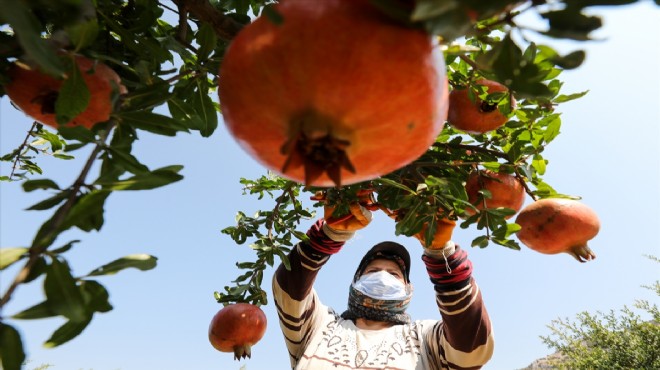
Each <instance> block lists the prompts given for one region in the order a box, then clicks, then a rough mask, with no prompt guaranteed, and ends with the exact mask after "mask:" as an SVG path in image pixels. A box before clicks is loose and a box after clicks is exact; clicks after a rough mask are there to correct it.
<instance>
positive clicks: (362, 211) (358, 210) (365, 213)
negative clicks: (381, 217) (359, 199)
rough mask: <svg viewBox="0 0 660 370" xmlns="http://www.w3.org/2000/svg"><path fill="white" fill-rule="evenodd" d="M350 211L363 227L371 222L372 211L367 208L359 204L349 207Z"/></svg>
mask: <svg viewBox="0 0 660 370" xmlns="http://www.w3.org/2000/svg"><path fill="white" fill-rule="evenodd" d="M349 210H350V211H351V215H353V217H355V219H356V220H357V221H358V222H359V223H360V224H362V225H364V226H366V225H368V224H369V222H371V217H372V214H371V211H370V210H368V209H366V208H365V207H363V206H361V205H360V204H358V203H353V204H351V205H350V206H349Z"/></svg>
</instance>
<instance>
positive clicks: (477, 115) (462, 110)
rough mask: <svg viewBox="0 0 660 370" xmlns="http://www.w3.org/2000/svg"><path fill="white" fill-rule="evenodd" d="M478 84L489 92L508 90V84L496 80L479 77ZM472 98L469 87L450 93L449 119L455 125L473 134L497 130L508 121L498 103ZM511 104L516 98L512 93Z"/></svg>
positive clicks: (513, 103)
mask: <svg viewBox="0 0 660 370" xmlns="http://www.w3.org/2000/svg"><path fill="white" fill-rule="evenodd" d="M475 84H477V85H481V86H485V87H486V89H487V92H488V93H489V94H492V93H496V92H506V91H507V88H506V86H504V85H502V84H500V83H499V82H496V81H491V80H487V79H483V78H482V79H479V80H477V81H476V82H475ZM475 98H476V99H475V100H474V101H473V100H471V99H470V95H469V90H468V89H467V88H463V89H460V88H457V89H454V90H452V91H451V93H449V112H448V117H447V120H448V121H449V124H451V125H452V126H453V127H455V128H457V129H459V130H462V131H465V132H468V133H473V134H483V133H485V132H488V131H492V130H495V129H497V128H499V127H501V126H502V125H504V124H505V123H506V121H507V120H508V118H507V116H506V115H504V114H502V112H500V110H499V109H498V107H497V105H496V104H491V103H489V102H487V101H483V100H481V99H480V98H479V97H475ZM510 99H511V104H512V105H515V99H514V97H513V95H511V98H510Z"/></svg>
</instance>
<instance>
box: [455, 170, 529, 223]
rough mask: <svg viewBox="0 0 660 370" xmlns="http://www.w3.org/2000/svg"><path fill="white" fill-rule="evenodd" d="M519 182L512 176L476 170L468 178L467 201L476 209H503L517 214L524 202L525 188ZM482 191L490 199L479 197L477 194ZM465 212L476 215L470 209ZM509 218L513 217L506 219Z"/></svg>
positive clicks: (466, 184)
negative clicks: (487, 194) (486, 193)
mask: <svg viewBox="0 0 660 370" xmlns="http://www.w3.org/2000/svg"><path fill="white" fill-rule="evenodd" d="M520 181H521V180H520V179H518V178H517V177H516V176H515V175H513V174H508V173H504V172H494V171H490V170H484V171H482V170H477V171H473V172H471V173H470V175H469V176H468V179H467V182H466V183H465V191H466V192H467V194H468V201H469V202H470V203H471V204H472V205H474V206H475V207H477V209H480V210H482V209H484V208H499V207H503V208H510V209H513V210H514V211H516V212H518V211H520V209H521V208H522V206H523V203H524V202H525V188H524V187H523V184H522V183H521V182H520ZM482 190H488V191H489V192H490V198H486V197H483V196H481V194H480V193H479V192H480V191H482ZM465 212H466V213H467V214H468V215H473V214H475V213H476V212H475V210H474V209H472V208H466V209H465ZM511 217H513V215H511V216H507V217H506V218H507V219H509V218H511Z"/></svg>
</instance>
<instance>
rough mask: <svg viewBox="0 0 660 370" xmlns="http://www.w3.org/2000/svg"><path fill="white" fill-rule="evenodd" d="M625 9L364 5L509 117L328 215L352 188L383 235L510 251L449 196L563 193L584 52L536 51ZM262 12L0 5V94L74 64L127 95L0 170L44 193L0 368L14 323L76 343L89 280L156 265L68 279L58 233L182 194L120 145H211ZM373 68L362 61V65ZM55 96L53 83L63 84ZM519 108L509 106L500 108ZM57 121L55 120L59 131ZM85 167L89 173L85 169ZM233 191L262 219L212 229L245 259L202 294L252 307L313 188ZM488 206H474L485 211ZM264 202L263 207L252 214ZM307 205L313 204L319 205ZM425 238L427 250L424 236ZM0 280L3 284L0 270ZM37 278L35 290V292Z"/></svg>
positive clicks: (105, 306) (208, 0) (463, 200)
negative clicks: (67, 173) (417, 33)
mask: <svg viewBox="0 0 660 370" xmlns="http://www.w3.org/2000/svg"><path fill="white" fill-rule="evenodd" d="M633 2H635V1H634V0H632V1H631V0H602V1H597V0H591V1H568V0H566V1H560V0H557V1H514V0H492V1H479V0H469V1H458V0H443V1H438V0H418V1H416V2H415V6H414V7H412V8H411V7H409V6H407V5H409V4H410V2H408V1H405V0H372V3H374V4H375V5H376V6H377V7H378V9H380V10H381V11H383V12H385V13H386V14H388V15H389V16H391V17H392V18H393V19H395V20H397V21H399V22H402V23H403V24H405V25H407V26H410V27H419V28H422V29H424V30H426V31H427V32H428V33H429V34H430V35H434V36H438V40H439V42H440V44H441V46H442V47H443V50H444V52H445V58H446V65H447V73H448V77H449V82H450V84H451V85H452V86H465V85H470V82H472V81H475V80H477V79H478V78H481V77H486V78H489V79H493V80H496V81H499V82H501V83H503V84H505V85H506V86H507V87H508V88H509V89H510V91H511V94H512V95H509V94H492V96H489V95H488V94H486V93H485V92H484V91H480V90H478V89H474V91H472V94H473V95H474V96H477V95H479V96H480V97H482V98H484V99H486V100H488V101H490V102H491V103H493V104H497V105H498V106H499V107H500V108H501V109H502V110H503V111H504V112H506V113H507V114H509V116H510V120H509V122H508V123H507V124H506V125H505V126H504V127H502V128H501V129H498V130H496V131H492V132H489V133H486V134H481V135H470V134H467V133H465V132H460V131H458V130H455V129H453V128H451V127H450V126H446V127H445V129H444V131H443V132H442V133H441V134H440V135H439V136H438V138H437V140H436V142H435V143H434V145H433V146H432V147H431V148H429V150H428V151H427V153H426V154H424V155H423V156H422V157H420V158H419V159H418V160H416V161H414V162H413V163H410V164H409V165H407V166H405V167H403V168H401V169H399V170H397V171H394V172H392V173H390V174H387V175H384V176H382V177H379V178H377V179H373V180H372V181H368V182H365V183H360V184H355V185H351V186H344V187H341V188H336V189H335V188H333V189H322V190H324V191H327V199H328V201H329V202H332V203H334V204H336V205H337V209H338V210H339V212H341V211H342V209H343V210H344V211H345V208H346V204H347V203H348V202H350V201H352V200H355V199H356V197H357V192H358V191H359V190H360V189H366V188H368V189H372V190H373V191H374V193H375V194H377V202H378V203H379V204H380V205H382V206H383V207H385V208H388V209H391V210H406V211H407V215H408V216H407V217H402V219H401V220H399V221H398V222H397V225H396V232H397V233H398V234H402V235H413V234H415V233H417V232H419V231H420V230H421V228H422V226H423V224H424V223H428V224H429V225H432V226H431V227H429V228H428V232H429V233H433V232H434V227H433V226H434V225H435V222H434V221H435V220H436V219H437V218H438V217H451V218H455V219H457V218H461V219H462V222H461V227H463V228H467V227H471V226H474V227H476V228H477V229H478V230H481V231H483V236H480V237H478V238H476V239H475V240H474V242H473V245H474V246H478V247H486V246H488V245H489V244H491V243H494V244H498V245H502V246H505V247H508V248H513V249H518V248H519V247H518V245H517V243H516V242H515V241H514V240H513V239H511V235H512V234H513V233H514V232H515V231H516V225H515V224H513V223H510V222H507V221H506V216H508V215H510V214H511V212H510V210H507V209H489V208H486V209H484V210H483V211H481V212H477V213H476V214H474V215H473V216H469V217H468V216H466V214H465V209H466V208H467V207H473V206H472V205H470V204H469V203H468V202H467V196H466V193H465V189H464V187H463V183H464V181H465V179H466V177H467V175H468V173H469V172H470V171H471V170H473V168H478V169H499V170H502V171H507V172H509V173H514V174H515V175H516V176H517V177H518V178H519V179H520V180H521V181H523V182H524V184H525V186H526V190H527V193H528V194H529V196H530V197H533V198H534V199H537V198H543V197H548V196H568V195H562V194H561V193H560V192H558V191H557V190H555V189H553V188H552V186H550V185H549V184H547V183H546V182H544V181H543V175H544V173H545V171H546V166H547V165H548V163H549V161H548V159H547V158H545V156H544V149H545V148H546V146H547V145H549V144H550V143H551V142H552V141H553V140H554V139H555V138H556V137H557V135H558V134H559V133H560V129H561V125H562V122H561V115H560V113H559V112H558V110H557V109H558V106H559V105H560V104H563V103H565V102H568V101H571V100H574V99H577V98H580V97H581V96H583V95H584V94H585V93H586V92H564V91H562V82H561V80H560V79H559V76H560V74H561V72H562V71H563V70H566V69H572V68H577V67H579V66H580V64H581V62H582V60H583V59H584V52H582V51H581V50H576V51H573V52H569V53H567V54H561V53H559V52H557V51H556V50H555V49H554V48H553V47H552V46H551V45H548V44H544V43H542V42H546V41H549V42H550V44H551V42H552V41H553V39H570V40H578V41H586V40H589V39H590V34H591V32H592V31H594V30H596V29H598V28H599V27H601V23H602V22H601V20H600V18H599V17H598V16H594V15H588V14H587V11H586V10H587V9H588V8H589V7H592V6H600V5H608V6H618V5H625V4H629V3H633ZM273 3H274V2H273V1H270V0H250V1H247V0H246V1H242V0H171V1H165V0H162V1H158V0H95V1H92V0H66V1H49V0H26V1H12V0H0V9H2V12H0V97H2V96H3V95H4V94H5V91H4V88H3V87H2V86H5V85H6V84H7V83H8V82H9V79H10V77H9V69H10V68H11V66H12V65H13V64H14V63H16V62H19V63H24V64H29V65H32V66H34V67H35V68H39V69H41V70H43V71H45V72H46V73H48V74H50V75H51V76H53V77H58V78H60V77H62V76H77V73H79V71H78V70H77V68H76V67H75V64H73V63H70V61H71V60H72V58H73V56H74V55H84V56H86V57H88V58H91V59H93V60H96V61H99V62H103V63H105V64H106V65H108V66H110V67H111V68H112V69H113V70H115V71H116V72H117V73H118V74H119V76H120V77H121V80H122V84H123V85H124V86H125V87H126V88H127V90H128V92H127V93H126V94H124V95H122V96H120V97H118V98H117V99H116V101H114V106H113V108H114V109H113V113H112V115H111V117H110V119H109V120H108V121H107V122H99V123H98V124H96V125H95V126H94V127H93V128H92V129H86V128H84V127H75V128H71V127H65V126H64V125H60V126H59V127H58V129H57V130H50V129H48V128H45V127H44V126H43V125H42V124H40V123H39V122H34V124H33V125H32V126H31V127H26V135H25V140H24V141H23V142H21V143H16V149H14V150H12V151H10V152H9V153H6V154H2V156H1V157H0V159H1V160H2V161H5V162H8V163H10V164H11V172H10V173H8V174H0V181H4V182H6V183H13V182H20V184H21V185H22V187H23V190H24V191H25V192H33V191H47V192H48V194H49V195H46V196H45V198H44V199H43V200H42V201H39V202H38V203H36V204H34V205H32V206H31V207H30V208H29V210H32V211H42V212H52V215H51V216H50V218H49V219H48V220H47V221H46V222H45V223H44V224H43V225H42V226H41V227H40V228H39V229H38V230H36V231H35V235H34V237H33V238H32V241H31V242H26V245H25V246H21V247H13V248H3V249H2V250H0V252H1V253H2V254H1V255H0V257H1V258H0V270H2V271H6V269H7V268H8V267H9V266H10V265H14V266H20V267H19V268H18V271H19V272H18V274H17V275H16V276H15V277H14V278H13V279H11V278H8V277H5V276H3V279H6V281H10V283H9V284H8V288H7V291H5V292H3V293H2V296H1V297H0V310H1V309H2V308H3V307H4V306H5V304H6V303H7V302H9V301H10V300H11V298H12V296H13V295H14V294H15V293H16V292H17V290H18V288H19V287H20V286H21V285H22V284H28V283H32V282H36V281H42V282H43V285H44V292H45V294H44V300H43V302H42V303H40V304H38V305H36V306H33V307H29V308H26V309H25V310H23V311H21V312H18V313H14V314H11V315H10V314H7V313H5V312H4V311H2V312H1V313H0V344H2V345H1V346H0V356H1V357H2V364H3V367H4V368H5V369H7V370H14V369H18V368H20V367H21V366H22V363H23V361H24V359H25V350H24V348H23V345H22V341H21V337H20V333H19V331H18V330H17V329H16V328H15V324H14V322H13V320H20V319H38V318H45V317H54V316H59V317H62V318H63V319H64V323H63V325H62V326H61V327H60V328H59V329H57V330H56V331H55V332H54V333H53V334H52V336H51V337H50V338H49V339H47V340H46V344H47V345H48V346H57V345H60V344H63V343H65V342H67V341H68V340H71V339H72V338H74V337H76V336H77V335H78V334H80V333H81V332H82V331H83V330H84V329H85V328H86V327H87V326H88V324H89V323H90V322H91V320H92V318H93V316H94V314H95V313H100V312H107V311H109V310H111V309H112V306H111V304H110V303H109V295H110V294H109V292H108V291H107V290H106V289H105V288H104V287H103V285H102V284H101V283H100V282H99V281H98V279H97V278H98V277H99V276H103V275H110V274H114V273H116V272H118V271H120V270H122V269H124V268H128V267H133V268H138V269H140V270H148V269H151V268H153V267H154V266H155V264H156V257H154V256H149V255H142V254H136V255H131V256H126V257H122V258H118V259H117V260H115V261H112V262H109V263H107V264H104V265H103V266H100V267H99V268H97V269H95V270H93V271H91V272H90V273H88V274H86V275H83V276H73V275H72V273H71V268H70V266H69V263H68V261H67V258H66V254H67V253H69V252H70V250H71V249H73V248H74V247H75V246H77V245H78V244H81V243H79V241H78V240H73V241H66V242H62V241H60V240H59V239H60V238H61V236H62V234H63V233H64V232H65V231H67V230H70V229H79V230H81V231H84V232H90V231H100V230H101V229H102V227H103V224H104V221H105V213H104V205H105V202H106V200H107V199H108V198H109V197H110V195H112V194H114V193H115V192H122V191H144V190H151V189H155V188H158V187H162V186H166V185H168V184H171V183H174V182H176V181H181V180H182V179H183V176H182V175H180V171H181V166H179V165H169V166H165V167H162V168H157V169H152V168H149V167H148V166H146V165H145V164H143V163H142V162H141V160H140V158H138V157H136V155H135V154H134V152H133V148H134V146H135V145H136V141H137V140H139V138H140V137H142V136H145V135H162V136H169V137H176V136H177V135H178V134H180V133H193V134H198V135H200V136H202V137H210V136H212V135H213V134H214V132H215V130H216V128H217V127H218V125H219V124H220V120H219V115H220V113H221V107H220V105H219V104H218V102H217V99H216V98H215V90H216V86H217V71H218V70H219V67H220V65H221V63H222V57H223V54H224V51H225V49H226V47H227V45H229V43H230V42H231V40H232V38H233V37H234V36H235V35H236V34H237V33H238V32H240V30H241V28H242V27H243V26H244V25H246V24H248V23H249V22H251V20H252V19H253V18H254V17H256V16H262V15H263V16H266V17H269V18H270V19H271V20H273V21H274V22H281V21H286V20H282V19H281V18H280V17H279V16H278V13H277V11H276V8H275V7H273ZM528 13H536V14H538V15H539V16H540V19H541V20H542V21H541V23H542V27H541V28H539V27H535V28H529V27H527V26H525V25H524V24H523V23H519V21H518V20H519V19H520V18H521V17H523V16H524V15H525V14H528ZM376 62H377V61H376ZM76 80H77V79H73V78H71V79H67V80H65V83H64V86H63V87H62V91H64V92H67V91H68V92H69V93H63V94H60V96H59V97H58V98H57V101H56V102H55V105H54V109H55V111H56V114H57V116H58V117H71V116H73V115H75V114H77V113H78V112H80V111H81V110H82V109H84V105H85V104H86V103H85V102H86V99H81V97H82V98H84V97H86V96H88V95H89V91H86V89H87V88H86V87H85V86H84V85H83V84H80V83H79V82H80V81H79V79H78V83H76V82H75V81H76ZM67 84H68V85H67ZM512 96H514V97H515V99H516V100H517V102H518V104H517V106H516V107H515V109H512V108H513V107H512V104H511V101H512V99H511V97H512ZM62 120H63V119H60V122H61V121H62ZM81 148H87V149H88V152H87V153H89V154H86V155H87V158H86V160H85V165H84V167H83V169H82V170H81V171H80V173H79V174H78V175H77V176H75V178H72V179H71V182H70V183H69V184H58V183H56V182H55V181H53V180H51V179H49V178H47V177H44V174H43V171H42V170H41V168H40V167H39V165H38V159H39V156H40V155H43V154H48V155H52V156H54V157H56V158H59V159H62V160H67V159H71V158H73V156H75V155H78V153H81V152H82V151H79V150H80V149H81ZM93 168H98V171H96V170H93ZM241 182H242V183H243V184H244V186H245V193H246V194H251V195H258V196H259V197H260V199H262V198H263V199H264V204H265V205H264V207H263V208H264V210H262V211H259V212H257V214H255V215H253V216H248V215H246V214H245V213H243V212H239V213H238V216H237V218H236V221H237V223H236V225H234V226H229V227H226V228H225V229H223V232H224V233H225V234H227V235H229V236H230V237H231V238H232V239H233V240H234V241H235V242H236V243H238V244H245V243H247V244H248V245H249V246H250V247H251V248H252V249H253V250H254V251H255V257H256V260H254V261H247V262H240V263H238V264H237V267H238V269H239V270H243V271H244V272H242V273H241V274H240V275H239V276H238V278H237V279H236V280H235V281H234V282H233V283H234V284H233V285H232V286H227V287H225V291H224V292H223V293H219V292H216V299H217V300H218V301H219V302H220V303H229V302H234V301H249V302H254V303H258V304H266V303H267V294H266V292H265V291H264V290H263V289H262V288H261V284H262V277H263V271H264V270H265V269H266V268H268V267H269V266H273V265H274V263H275V261H276V259H277V260H281V261H282V262H284V264H285V265H286V264H287V260H286V253H287V252H288V250H289V248H290V247H291V246H292V245H293V244H294V243H295V239H298V240H300V239H304V238H305V235H304V233H303V232H301V231H299V230H297V229H296V227H297V225H298V224H299V222H300V220H301V219H303V218H309V217H312V216H313V214H314V213H313V212H314V211H313V210H310V209H306V208H304V207H303V202H302V201H301V200H302V199H305V198H306V197H310V196H311V195H313V194H314V193H315V192H316V191H317V190H321V189H315V188H308V187H305V186H303V185H302V184H298V183H295V182H292V181H289V180H287V179H284V178H280V177H278V176H274V175H268V176H263V177H261V178H259V179H255V180H249V179H241ZM487 198H488V195H487V194H484V201H487ZM266 202H269V203H266ZM319 205H320V204H318V203H317V204H315V206H319ZM427 239H428V240H430V238H427ZM3 273H4V272H3ZM39 278H42V279H39Z"/></svg>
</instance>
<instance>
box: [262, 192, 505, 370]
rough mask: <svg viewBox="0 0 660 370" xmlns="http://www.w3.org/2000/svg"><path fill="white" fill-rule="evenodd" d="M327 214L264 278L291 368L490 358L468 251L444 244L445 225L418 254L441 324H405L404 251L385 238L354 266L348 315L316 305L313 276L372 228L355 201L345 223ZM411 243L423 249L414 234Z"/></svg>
mask: <svg viewBox="0 0 660 370" xmlns="http://www.w3.org/2000/svg"><path fill="white" fill-rule="evenodd" d="M332 208H333V207H330V206H326V207H325V212H324V217H323V218H320V219H319V220H317V221H316V223H315V224H314V225H313V226H312V227H311V228H310V229H309V231H308V232H307V235H308V237H309V239H308V240H307V241H303V242H300V243H298V244H297V245H296V246H295V247H294V248H293V249H292V251H291V252H290V254H289V262H290V269H289V270H287V268H286V267H285V266H284V265H283V264H280V266H279V267H278V268H277V270H276V272H275V274H274V277H273V298H274V301H275V306H276V308H277V313H278V317H279V321H280V327H281V329H282V332H283V334H284V340H285V343H286V346H287V349H288V350H289V355H290V359H291V367H292V369H314V370H323V369H333V370H336V369H419V370H421V369H458V368H460V369H467V368H469V369H479V368H481V367H482V366H483V365H484V364H486V363H487V362H488V361H489V360H490V358H491V356H492V354H493V348H494V342H493V332H492V328H491V323H490V319H489V316H488V313H487V311H486V308H485V306H484V302H483V300H482V296H481V293H480V290H479V287H478V286H477V283H476V282H475V280H474V278H473V277H472V263H471V262H470V260H469V259H468V256H467V252H466V251H465V250H463V249H461V248H460V247H459V246H458V245H456V244H454V242H453V241H452V240H451V237H452V233H453V229H454V226H455V222H454V221H450V220H447V219H443V220H441V221H439V222H438V224H437V229H436V232H435V235H434V239H433V240H432V242H431V243H429V246H428V247H425V249H424V253H423V255H422V261H423V262H424V265H425V267H426V270H427V272H428V275H429V278H430V280H431V283H432V284H433V285H434V288H435V292H436V293H435V298H436V303H437V305H438V311H439V312H440V316H441V318H442V319H430V320H414V321H413V320H412V319H411V318H410V316H409V315H408V314H407V313H406V309H407V307H408V304H409V302H410V299H411V298H412V294H413V286H412V284H411V282H410V268H411V261H410V254H409V253H408V251H407V250H406V248H405V247H404V246H402V245H401V244H398V243H396V242H392V241H384V242H381V243H378V244H376V245H374V246H373V247H372V248H371V249H369V251H367V253H366V254H365V255H364V257H363V258H362V260H361V261H360V263H359V264H358V267H357V270H356V271H355V275H354V277H353V280H352V283H351V285H350V287H349V295H348V309H347V310H345V311H344V312H343V313H342V314H337V313H336V312H335V310H333V309H332V308H330V307H327V306H325V305H324V304H323V303H322V302H321V300H320V298H319V296H318V294H317V292H316V290H315V289H314V281H315V279H316V276H317V274H318V273H319V271H320V269H321V267H323V265H324V264H325V263H327V262H328V260H329V258H330V257H331V256H332V255H333V254H336V253H338V252H339V251H340V250H341V249H342V247H343V246H344V243H345V242H346V241H348V240H349V239H351V238H352V237H353V235H354V234H355V232H356V231H358V230H360V229H363V228H364V227H366V226H368V225H369V223H370V222H371V211H370V210H369V209H367V208H365V207H364V206H362V205H361V204H360V203H358V202H356V203H354V204H351V205H350V207H349V208H350V215H349V216H348V217H346V216H345V217H341V218H333V217H332V216H331V215H332V210H333V209H332ZM415 237H416V238H417V239H418V240H419V241H420V242H421V244H422V246H426V244H427V243H426V242H425V240H424V237H423V234H421V233H420V234H418V235H416V236H415Z"/></svg>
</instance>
